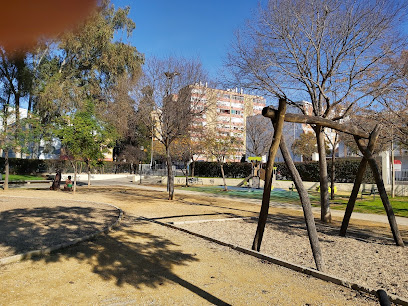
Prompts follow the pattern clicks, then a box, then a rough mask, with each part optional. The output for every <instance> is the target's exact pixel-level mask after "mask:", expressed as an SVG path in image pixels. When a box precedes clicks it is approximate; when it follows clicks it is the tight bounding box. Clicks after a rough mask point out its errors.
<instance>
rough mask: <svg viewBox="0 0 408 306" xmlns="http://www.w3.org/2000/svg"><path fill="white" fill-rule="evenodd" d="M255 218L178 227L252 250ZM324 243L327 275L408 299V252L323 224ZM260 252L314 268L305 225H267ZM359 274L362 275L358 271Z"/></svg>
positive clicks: (278, 221) (280, 222)
mask: <svg viewBox="0 0 408 306" xmlns="http://www.w3.org/2000/svg"><path fill="white" fill-rule="evenodd" d="M256 222H257V221H255V220H234V221H224V222H203V223H186V224H176V225H177V226H179V227H182V228H185V229H188V230H190V231H193V232H196V233H199V234H202V235H205V236H209V237H212V238H215V239H218V240H221V241H225V242H228V243H232V244H236V245H239V246H242V247H245V248H251V244H252V240H253V235H254V233H255V231H256V226H257V223H256ZM318 232H319V240H320V244H321V248H322V252H323V257H324V259H325V265H326V269H327V272H328V273H330V274H332V275H336V276H338V277H340V278H344V279H347V280H350V281H353V282H356V283H358V284H361V285H365V286H368V287H371V288H374V289H380V288H383V289H385V290H386V291H387V292H388V293H392V294H397V295H400V296H402V297H405V298H408V273H407V271H408V249H407V248H406V247H405V248H401V247H397V246H395V245H394V243H393V241H391V240H389V239H384V238H380V237H363V238H364V239H365V240H359V238H358V237H356V238H353V239H350V238H343V237H339V236H338V235H337V231H333V230H332V229H330V228H328V227H324V226H321V225H320V226H319V225H318ZM261 252H262V253H264V254H268V255H271V256H274V257H277V258H281V259H283V260H286V261H289V262H292V263H295V264H300V265H303V266H306V267H310V268H315V264H314V261H313V256H312V252H311V248H310V244H309V240H308V238H307V232H306V230H305V228H304V226H303V224H300V223H295V222H293V221H291V220H287V219H280V218H274V219H273V220H272V222H269V223H268V224H267V226H266V229H265V233H264V238H263V243H262V246H261ZM356 271H358V272H357V273H356Z"/></svg>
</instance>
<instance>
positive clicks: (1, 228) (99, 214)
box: [0, 206, 119, 257]
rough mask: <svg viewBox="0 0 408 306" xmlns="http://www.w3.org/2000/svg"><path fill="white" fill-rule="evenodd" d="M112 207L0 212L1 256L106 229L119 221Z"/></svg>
mask: <svg viewBox="0 0 408 306" xmlns="http://www.w3.org/2000/svg"><path fill="white" fill-rule="evenodd" d="M118 214H119V211H118V210H117V209H113V208H110V207H108V208H95V207H79V206H56V207H45V206H44V207H35V208H21V209H11V210H7V211H3V212H0V255H1V256H0V257H7V256H11V255H15V254H20V253H25V252H28V251H33V250H38V249H41V248H44V247H50V246H54V245H58V244H60V243H66V242H69V241H70V240H73V239H76V238H80V237H83V236H86V235H90V234H93V233H95V232H98V231H101V230H103V229H105V228H106V227H107V226H108V225H111V224H112V223H114V222H115V221H116V220H117V218H118Z"/></svg>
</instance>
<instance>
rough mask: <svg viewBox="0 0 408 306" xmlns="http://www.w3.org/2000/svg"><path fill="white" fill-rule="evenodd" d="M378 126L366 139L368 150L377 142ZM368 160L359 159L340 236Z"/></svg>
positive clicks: (344, 234) (346, 222) (347, 221)
mask: <svg viewBox="0 0 408 306" xmlns="http://www.w3.org/2000/svg"><path fill="white" fill-rule="evenodd" d="M379 132H380V130H379V126H378V125H377V126H376V127H375V129H374V130H373V131H372V132H371V134H370V138H369V140H368V145H367V149H368V150H370V152H371V151H372V150H373V149H374V146H375V143H376V142H377V139H378V135H379ZM367 163H368V160H367V159H366V158H365V157H364V156H363V158H362V160H361V161H360V165H359V166H358V170H357V174H356V178H355V180H354V185H353V190H352V191H351V195H350V198H349V200H348V203H347V207H346V211H345V213H344V217H343V222H342V223H341V228H340V236H343V237H344V236H346V233H347V227H348V225H349V222H350V218H351V214H352V212H353V209H354V205H355V203H356V199H357V196H358V191H359V190H360V186H361V183H362V182H363V178H364V173H365V171H366V168H367Z"/></svg>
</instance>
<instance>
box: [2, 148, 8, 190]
mask: <svg viewBox="0 0 408 306" xmlns="http://www.w3.org/2000/svg"><path fill="white" fill-rule="evenodd" d="M4 172H5V173H4V174H5V176H4V183H3V189H4V190H8V183H9V175H10V159H9V149H8V148H6V149H4Z"/></svg>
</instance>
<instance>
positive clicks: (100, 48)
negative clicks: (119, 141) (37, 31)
mask: <svg viewBox="0 0 408 306" xmlns="http://www.w3.org/2000/svg"><path fill="white" fill-rule="evenodd" d="M129 10H130V8H129V7H126V8H118V9H115V8H114V6H113V5H111V4H110V3H109V1H102V3H101V4H100V9H99V10H97V11H95V12H94V13H93V14H92V15H91V16H90V17H89V18H88V19H87V20H86V21H85V22H84V23H83V24H81V25H80V26H78V27H77V28H76V29H75V30H74V31H71V32H66V33H63V34H62V35H61V36H60V37H59V38H58V40H57V41H56V42H55V43H54V44H52V45H51V46H50V48H49V49H50V51H49V53H48V54H47V56H44V57H43V59H42V64H41V67H39V68H38V80H37V82H36V84H37V86H36V91H35V94H36V98H35V103H34V104H35V107H34V109H35V111H36V112H38V114H39V115H40V116H41V117H42V118H43V120H44V121H47V120H53V119H54V118H57V117H59V116H64V115H66V114H71V113H73V112H76V111H82V110H83V109H86V107H87V105H86V104H87V101H88V100H92V101H93V103H94V105H95V113H94V115H95V116H96V117H98V118H103V119H104V120H105V121H106V120H107V121H109V122H110V124H112V125H114V126H115V127H116V130H117V131H118V132H119V133H120V136H122V135H124V134H125V132H126V129H127V128H128V124H127V122H125V120H127V119H128V116H124V115H123V114H129V111H128V110H129V109H131V108H132V107H133V101H132V100H131V99H130V98H129V95H128V93H129V92H130V88H131V87H132V86H133V85H132V84H134V82H136V81H137V79H138V77H139V75H140V71H141V64H142V63H143V61H144V59H143V55H142V54H140V53H139V52H138V51H137V49H136V47H134V46H132V45H130V44H129V43H126V42H124V40H126V39H128V38H129V37H130V35H131V33H132V31H133V29H134V28H135V24H134V22H133V21H132V20H131V19H130V18H129V17H128V14H129ZM53 46H55V47H54V48H53Z"/></svg>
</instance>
